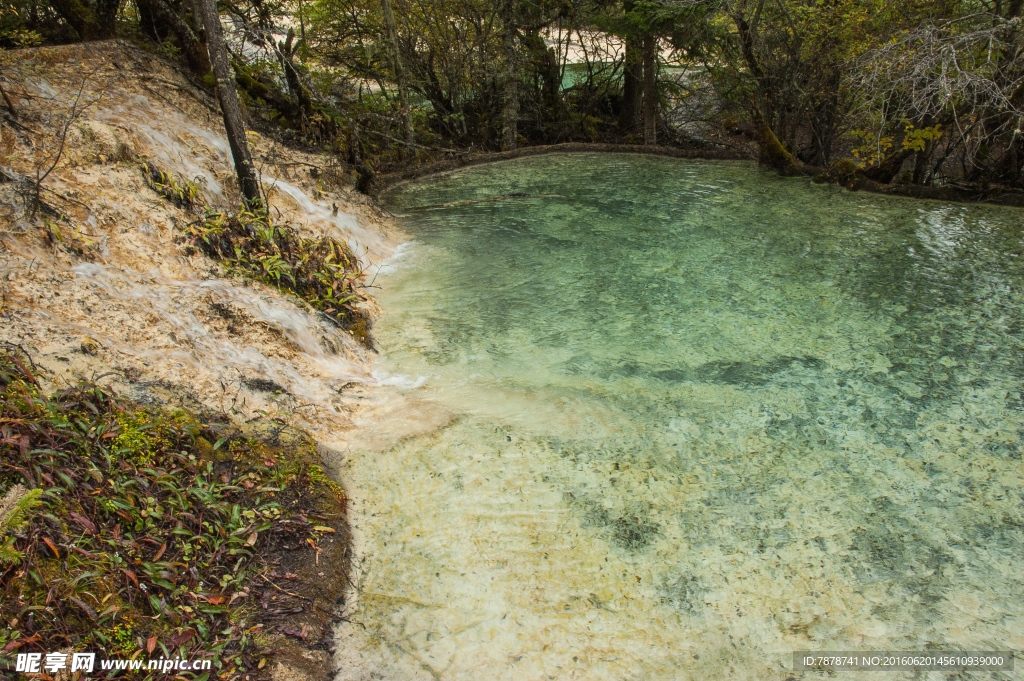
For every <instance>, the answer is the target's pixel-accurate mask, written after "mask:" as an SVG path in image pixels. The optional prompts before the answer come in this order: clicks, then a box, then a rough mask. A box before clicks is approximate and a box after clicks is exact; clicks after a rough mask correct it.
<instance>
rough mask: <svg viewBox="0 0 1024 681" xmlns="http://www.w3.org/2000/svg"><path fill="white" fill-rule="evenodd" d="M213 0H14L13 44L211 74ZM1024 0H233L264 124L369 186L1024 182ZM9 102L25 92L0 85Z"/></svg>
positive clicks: (253, 115)
mask: <svg viewBox="0 0 1024 681" xmlns="http://www.w3.org/2000/svg"><path fill="white" fill-rule="evenodd" d="M201 4H202V2H201V0H49V1H44V0H15V2H13V4H10V5H8V6H7V7H5V8H4V9H3V15H2V18H0V41H2V45H3V46H4V47H6V48H18V47H25V46H34V45H40V44H59V43H67V42H76V41H90V40H101V39H110V38H115V37H121V38H126V39H129V40H131V41H133V42H135V43H137V44H141V45H144V46H147V47H148V49H150V50H151V51H156V52H159V53H162V54H163V55H165V56H166V57H167V58H169V59H171V60H174V61H177V62H180V64H181V65H182V66H183V67H184V69H185V70H186V71H187V73H189V74H190V76H191V78H192V79H194V82H195V83H196V84H198V85H201V86H204V87H206V88H208V89H212V88H214V87H215V86H216V79H215V78H214V77H213V75H212V73H211V64H210V59H209V53H208V50H207V46H206V43H205V36H204V31H203V22H202V17H201V7H200V5H201ZM1022 5H1024V0H938V1H935V0H911V1H909V2H908V1H907V0H650V1H633V0H625V1H620V0H616V1H607V0H222V1H221V2H220V3H219V12H220V15H221V18H222V21H223V23H224V26H225V29H226V39H227V43H228V47H229V53H230V62H231V66H232V67H233V70H234V76H235V80H236V82H237V86H238V91H239V93H240V96H241V99H242V103H243V108H244V111H245V115H246V119H247V123H248V125H250V126H252V127H256V128H258V129H260V130H261V131H264V132H267V131H270V132H273V133H274V134H275V136H277V137H278V138H283V139H285V140H287V141H290V142H291V143H294V144H297V145H302V146H306V147H314V148H318V149H322V150H325V151H328V152H330V153H331V154H332V155H334V157H335V158H336V160H337V163H338V165H339V166H343V167H345V168H349V169H352V170H353V171H354V173H355V174H357V175H358V179H359V182H360V186H361V187H363V188H365V187H367V186H368V185H369V184H370V183H371V182H372V180H373V178H374V177H375V176H376V175H378V174H380V173H388V172H393V171H395V170H398V169H402V168H408V167H409V166H415V165H422V164H426V163H430V162H433V161H437V160H440V159H444V158H453V157H460V156H465V155H467V154H471V153H478V152H484V151H500V150H511V149H515V148H517V147H524V146H532V145H550V144H557V143H562V142H601V143H620V144H643V145H655V144H658V145H664V146H674V147H683V148H698V149H703V150H708V151H712V152H713V151H714V150H719V151H722V152H733V153H737V152H738V153H751V154H758V155H759V156H760V158H761V160H762V162H765V163H768V164H769V165H772V166H774V167H776V168H778V169H780V170H781V171H784V172H789V173H798V172H807V173H813V174H822V175H823V176H824V177H828V178H830V179H833V180H837V181H841V182H845V181H852V180H853V178H855V177H856V178H859V179H860V180H869V181H872V182H876V183H883V184H894V185H896V184H900V185H906V186H918V187H934V186H947V187H960V188H964V187H973V188H983V189H988V188H990V187H992V186H999V187H1005V188H1022V187H1024V135H1022V120H1024V118H1022V117H1024V55H1022V54H1021V52H1022V47H1024V26H1022V18H1021V14H1022ZM4 100H5V105H6V111H4V115H6V116H8V117H9V118H16V116H17V110H16V105H15V104H14V103H13V102H12V101H11V100H10V98H9V97H8V96H7V94H6V93H4Z"/></svg>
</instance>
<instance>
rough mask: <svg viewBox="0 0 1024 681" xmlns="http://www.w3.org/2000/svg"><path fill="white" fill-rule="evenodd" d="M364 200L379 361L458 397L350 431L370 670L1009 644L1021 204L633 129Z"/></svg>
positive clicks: (1013, 635) (439, 671)
mask: <svg viewBox="0 0 1024 681" xmlns="http://www.w3.org/2000/svg"><path fill="white" fill-rule="evenodd" d="M514 193H520V194H526V195H528V196H526V197H509V198H505V199H499V200H492V199H493V198H494V197H497V196H500V195H509V194H514ZM536 195H544V196H536ZM388 201H389V206H388V207H389V209H390V210H392V211H393V212H395V213H396V214H399V215H400V218H399V222H400V223H401V224H402V225H403V226H404V227H405V228H406V229H407V230H408V232H409V233H410V234H411V235H412V237H413V241H412V243H411V244H410V245H409V246H407V247H406V248H405V249H403V251H402V254H401V256H400V257H399V258H397V259H395V260H394V261H392V262H391V263H389V264H388V266H387V267H386V268H385V270H384V273H383V274H382V275H381V276H379V277H378V278H377V281H376V282H375V283H376V284H377V285H380V286H381V287H382V290H381V292H380V293H379V295H378V299H379V301H380V302H381V304H382V305H383V307H384V309H385V310H386V311H387V315H386V316H385V317H384V319H383V321H382V323H381V324H380V325H379V326H378V327H377V329H376V334H377V338H378V339H379V343H380V346H381V348H382V352H383V358H382V360H381V361H380V362H379V363H378V366H377V368H378V369H379V370H380V372H382V374H381V375H388V376H393V377H400V378H396V379H392V380H390V383H391V384H392V385H394V386H398V387H392V388H388V389H389V390H394V391H397V392H398V393H401V394H402V395H403V396H404V397H405V398H406V399H408V400H410V401H409V404H410V405H434V406H439V407H442V408H443V409H445V410H447V411H448V412H450V413H451V414H452V415H453V418H452V419H451V420H450V422H448V423H447V425H445V426H444V427H442V428H441V429H439V430H437V431H435V432H432V433H429V434H423V435H419V436H416V437H411V438H409V439H406V440H404V441H402V442H401V443H400V444H398V445H396V446H394V447H391V448H390V449H388V450H386V451H382V452H362V453H360V452H354V453H352V454H351V455H350V457H349V461H350V462H351V463H350V466H351V469H350V471H349V473H348V475H349V477H350V481H351V483H352V485H353V487H355V488H358V489H359V490H360V495H361V496H362V497H363V498H364V499H365V501H364V502H363V506H364V507H363V508H362V509H361V514H362V520H361V523H362V526H361V531H362V533H363V536H364V541H365V547H364V549H365V555H364V564H363V570H364V572H363V576H362V579H363V581H362V584H361V594H360V596H359V609H358V611H357V612H356V613H354V614H353V615H352V619H353V620H355V621H357V622H359V623H360V624H359V626H358V627H357V625H346V626H349V627H352V629H351V630H352V631H356V630H358V631H359V632H360V633H359V635H360V636H362V637H363V638H362V639H361V640H363V641H364V648H363V649H362V650H363V652H364V653H365V654H366V655H368V656H370V654H371V653H372V656H373V657H374V659H375V662H374V664H375V665H376V666H377V669H378V670H380V673H381V674H382V675H383V676H384V677H385V678H389V679H399V678H401V679H406V678H410V679H412V678H424V679H430V678H436V679H460V680H461V679H465V680H467V681H468V680H473V681H491V680H498V679H509V680H512V679H524V680H527V679H529V680H534V679H615V680H620V679H650V680H652V681H661V680H674V679H699V680H701V681H705V680H710V679H751V680H755V679H756V680H767V679H778V680H780V681H782V680H783V679H787V678H790V677H795V678H820V676H819V675H816V674H811V673H804V674H803V675H801V673H792V672H791V671H790V670H789V668H790V666H791V664H792V652H793V651H794V650H797V649H823V650H851V649H876V650H921V649H924V648H928V647H932V648H935V647H940V648H944V649H963V650H991V649H1008V648H1015V649H1018V650H1020V649H1024V565H1022V558H1024V485H1022V479H1024V463H1022V460H1021V446H1022V444H1021V441H1020V435H1021V429H1022V426H1024V402H1022V398H1021V377H1022V376H1024V353H1022V336H1021V332H1022V328H1024V314H1022V304H1024V258H1022V257H1021V254H1022V252H1024V244H1022V240H1021V231H1022V227H1024V211H1021V210H1016V209H1003V208H995V207H985V206H964V205H949V204H941V203H935V202H920V201H912V200H902V199H896V198H890V197H882V196H877V195H872V194H861V193H847V192H845V191H842V190H839V189H836V188H834V187H817V186H812V185H810V184H809V183H808V182H807V181H806V180H803V179H783V178H779V177H777V176H775V175H773V174H770V173H764V172H760V171H758V170H757V169H756V168H754V167H753V166H751V165H747V164H739V163H719V162H700V161H680V160H673V159H660V158H650V157H641V156H631V155H552V156H544V157H539V158H532V159H524V160H519V161H513V162H506V163H500V164H494V165H487V166H480V167H475V168H471V169H468V170H464V171H461V172H458V173H455V174H450V175H445V176H442V177H436V178H426V179H423V180H420V181H417V182H414V183H412V184H407V185H404V186H402V187H401V188H399V189H398V190H396V191H395V192H393V193H392V195H391V196H390V197H389V199H388ZM402 377H404V378H402ZM402 386H405V387H402ZM424 408H425V407H424ZM410 409H412V410H413V411H415V409H416V407H410ZM412 416H413V415H412V414H410V417H412ZM367 659H369V657H368V658H367ZM364 672H365V670H364ZM1022 674H1024V672H1021V671H1020V670H1018V671H1016V672H1012V673H1006V674H1002V673H1000V674H987V675H978V676H964V677H963V678H1022ZM346 675H352V676H356V675H358V674H357V672H356V671H355V670H348V671H343V677H345V676H346ZM848 676H849V678H851V679H852V678H857V677H856V674H853V675H848ZM876 676H877V675H876ZM882 676H884V677H885V678H912V676H911V675H910V674H892V673H890V674H882ZM360 678H380V677H379V676H378V677H371V676H363V677H360ZM871 678H875V676H871ZM878 678H881V677H878ZM913 678H925V677H913ZM927 678H933V676H928V677H927ZM934 678H943V679H945V678H953V677H947V676H945V675H942V676H934Z"/></svg>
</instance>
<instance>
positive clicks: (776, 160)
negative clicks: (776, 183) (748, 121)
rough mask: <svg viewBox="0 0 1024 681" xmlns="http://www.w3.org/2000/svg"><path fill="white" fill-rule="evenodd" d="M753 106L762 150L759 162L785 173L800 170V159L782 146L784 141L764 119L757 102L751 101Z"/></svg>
mask: <svg viewBox="0 0 1024 681" xmlns="http://www.w3.org/2000/svg"><path fill="white" fill-rule="evenodd" d="M751 106H752V107H753V112H752V113H753V118H754V124H755V125H756V126H757V143H758V149H759V151H760V156H759V158H758V162H759V163H762V164H763V165H766V166H771V167H772V168H775V169H776V170H778V171H779V172H780V173H782V174H783V175H793V174H796V173H798V172H800V168H801V166H800V161H798V160H796V159H795V158H794V157H793V154H791V153H789V151H787V150H786V147H784V146H782V142H780V141H779V138H778V137H777V136H776V135H775V132H774V131H772V128H771V126H770V125H768V122H767V121H766V120H765V119H764V116H763V115H762V114H761V110H760V109H759V108H758V107H757V104H756V103H755V102H753V101H751Z"/></svg>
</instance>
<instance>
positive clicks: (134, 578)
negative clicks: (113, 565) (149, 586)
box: [121, 569, 139, 586]
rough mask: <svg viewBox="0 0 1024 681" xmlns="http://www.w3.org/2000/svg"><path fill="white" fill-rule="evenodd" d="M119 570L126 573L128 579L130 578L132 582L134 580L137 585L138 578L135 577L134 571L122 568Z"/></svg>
mask: <svg viewBox="0 0 1024 681" xmlns="http://www.w3.org/2000/svg"><path fill="white" fill-rule="evenodd" d="M121 572H123V573H124V574H125V575H127V576H128V579H130V580H132V581H133V582H135V586H138V585H139V580H138V578H137V577H136V576H135V573H134V572H132V571H131V570H124V569H122V570H121Z"/></svg>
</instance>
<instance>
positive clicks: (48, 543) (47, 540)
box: [43, 537, 60, 558]
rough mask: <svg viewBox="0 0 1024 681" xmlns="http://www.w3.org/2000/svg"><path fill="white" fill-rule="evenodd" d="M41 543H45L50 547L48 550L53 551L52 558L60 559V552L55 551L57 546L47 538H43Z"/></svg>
mask: <svg viewBox="0 0 1024 681" xmlns="http://www.w3.org/2000/svg"><path fill="white" fill-rule="evenodd" d="M43 542H45V543H46V545H47V546H49V547H50V550H51V551H53V557H54V558H60V551H58V550H57V546H56V545H55V544H54V543H53V542H52V541H50V538H49V537H43Z"/></svg>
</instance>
